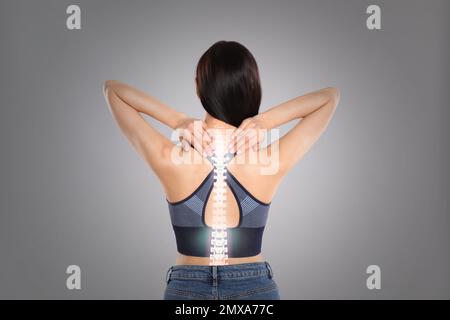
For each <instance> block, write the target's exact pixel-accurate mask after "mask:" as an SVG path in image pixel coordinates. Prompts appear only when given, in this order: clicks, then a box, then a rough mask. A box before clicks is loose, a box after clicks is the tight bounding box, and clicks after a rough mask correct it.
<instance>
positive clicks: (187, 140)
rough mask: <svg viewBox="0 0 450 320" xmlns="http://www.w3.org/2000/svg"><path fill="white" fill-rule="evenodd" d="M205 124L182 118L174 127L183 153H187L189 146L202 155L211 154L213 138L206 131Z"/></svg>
mask: <svg viewBox="0 0 450 320" xmlns="http://www.w3.org/2000/svg"><path fill="white" fill-rule="evenodd" d="M206 129H207V127H206V123H205V122H204V121H201V120H199V119H195V118H189V117H186V118H183V119H181V120H180V121H179V122H178V124H177V125H176V127H175V130H177V131H178V137H179V139H180V141H181V146H182V148H183V150H184V151H188V150H189V148H190V147H191V145H192V146H193V147H194V149H196V150H197V151H198V152H200V153H201V154H202V155H204V156H205V155H209V156H211V155H212V154H213V145H212V142H213V137H212V136H211V135H210V134H209V133H208V131H207V130H206Z"/></svg>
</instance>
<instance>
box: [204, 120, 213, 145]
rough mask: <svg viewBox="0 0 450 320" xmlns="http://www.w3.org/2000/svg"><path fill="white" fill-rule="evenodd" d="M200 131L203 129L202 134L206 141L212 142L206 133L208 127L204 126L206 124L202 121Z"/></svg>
mask: <svg viewBox="0 0 450 320" xmlns="http://www.w3.org/2000/svg"><path fill="white" fill-rule="evenodd" d="M202 129H203V134H204V135H205V139H206V141H208V142H212V137H211V136H210V134H209V132H208V131H207V129H208V126H207V125H206V123H205V122H204V121H202Z"/></svg>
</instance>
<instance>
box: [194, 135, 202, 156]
mask: <svg viewBox="0 0 450 320" xmlns="http://www.w3.org/2000/svg"><path fill="white" fill-rule="evenodd" d="M193 142H194V143H193V146H194V149H195V150H197V151H198V152H200V154H202V155H204V153H203V150H204V149H203V145H202V142H201V141H200V140H199V139H198V138H197V137H194V141H193Z"/></svg>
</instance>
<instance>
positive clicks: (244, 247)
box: [164, 146, 280, 264]
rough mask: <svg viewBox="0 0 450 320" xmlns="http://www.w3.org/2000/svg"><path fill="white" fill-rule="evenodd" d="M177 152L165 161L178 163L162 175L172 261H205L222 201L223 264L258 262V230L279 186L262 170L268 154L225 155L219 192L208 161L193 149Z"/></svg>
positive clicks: (260, 151)
mask: <svg viewBox="0 0 450 320" xmlns="http://www.w3.org/2000/svg"><path fill="white" fill-rule="evenodd" d="M177 148H179V147H176V146H174V147H173V149H172V151H171V152H172V154H171V155H172V156H171V157H168V158H170V159H171V160H170V161H173V162H177V164H176V165H175V166H174V167H175V169H174V168H172V169H170V170H168V171H170V172H167V174H165V175H164V176H165V180H166V182H165V186H166V187H165V189H166V200H167V203H168V206H169V212H170V218H171V221H172V225H173V228H174V231H175V235H176V240H177V249H178V252H179V256H178V259H177V263H178V264H199V263H201V264H207V262H209V260H210V242H211V234H212V230H213V228H214V221H215V219H217V218H215V211H217V203H218V202H220V203H221V202H222V201H223V204H224V205H223V210H224V219H225V221H224V223H225V225H226V227H227V229H226V231H227V237H226V240H227V246H226V248H227V255H228V263H245V262H255V261H262V259H263V257H262V255H261V254H260V251H261V243H262V236H263V231H264V227H265V224H266V221H267V218H268V212H269V208H270V203H271V201H272V198H273V195H274V194H275V192H276V188H277V186H278V184H279V182H280V176H278V175H276V174H271V175H267V174H264V173H265V172H264V167H267V166H268V165H273V163H270V161H269V162H267V159H268V157H267V150H266V149H261V150H259V151H253V150H251V149H250V150H247V151H246V152H244V153H241V154H231V153H229V154H228V157H227V163H226V166H225V168H226V170H225V172H224V177H225V178H224V181H225V183H224V184H223V188H222V189H219V187H218V183H217V180H220V179H217V172H215V162H214V160H213V158H211V157H201V156H200V153H197V151H196V150H195V149H190V150H189V151H188V152H183V151H182V150H180V149H177ZM272 156H273V155H272ZM175 159H176V160H175ZM263 160H265V161H263ZM271 161H272V162H273V161H277V160H276V159H271ZM167 167H168V168H169V167H171V165H168V166H167ZM216 169H217V166H216ZM266 171H267V170H266ZM262 173H263V174H262ZM215 177H216V179H214V178H215ZM214 181H216V183H214ZM220 191H222V192H221V193H219V192H220ZM194 257H195V258H194ZM199 257H202V258H199Z"/></svg>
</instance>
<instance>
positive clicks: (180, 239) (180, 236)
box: [166, 154, 270, 258]
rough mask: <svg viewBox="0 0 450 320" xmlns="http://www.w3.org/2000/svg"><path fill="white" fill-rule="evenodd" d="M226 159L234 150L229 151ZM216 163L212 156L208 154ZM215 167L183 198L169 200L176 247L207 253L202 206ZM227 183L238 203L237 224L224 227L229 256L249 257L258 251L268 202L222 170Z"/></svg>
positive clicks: (207, 229)
mask: <svg viewBox="0 0 450 320" xmlns="http://www.w3.org/2000/svg"><path fill="white" fill-rule="evenodd" d="M228 155H229V156H228V159H229V160H228V161H227V163H228V162H229V161H230V160H231V159H232V157H233V156H234V155H235V154H228ZM207 158H208V160H209V161H211V163H212V164H213V165H215V163H214V161H213V160H212V159H214V157H207ZM213 173H214V169H213V170H212V171H211V172H210V173H209V174H208V175H207V176H206V178H205V179H204V180H203V181H202V183H200V185H199V186H198V187H197V188H196V189H195V191H194V192H193V193H192V194H191V195H189V196H188V197H186V198H185V199H183V200H180V201H176V202H170V201H169V200H167V198H166V201H167V203H168V206H169V212H170V219H171V222H172V227H173V230H174V232H175V238H176V244H177V250H178V252H179V253H181V254H184V255H189V256H198V257H209V255H210V243H211V230H212V228H211V227H209V226H207V225H206V223H205V208H206V203H207V201H208V198H209V196H210V194H211V191H212V189H213V185H214V175H213ZM225 175H226V180H225V181H226V183H227V185H228V186H229V188H230V189H231V191H232V193H233V195H234V197H235V199H236V202H237V204H238V207H239V224H238V225H237V226H236V227H233V228H227V242H228V243H227V246H228V257H230V258H231V257H250V256H255V255H258V254H259V253H260V252H261V243H262V236H263V232H264V227H265V225H266V221H267V216H268V212H269V207H270V202H269V203H264V202H262V201H260V200H258V199H256V198H255V197H254V196H253V195H252V194H251V193H250V192H248V191H247V190H246V189H245V187H244V186H243V185H242V184H241V183H240V182H239V181H238V180H237V179H236V177H235V176H234V175H233V174H232V173H231V172H229V171H228V170H226V171H225Z"/></svg>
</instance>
